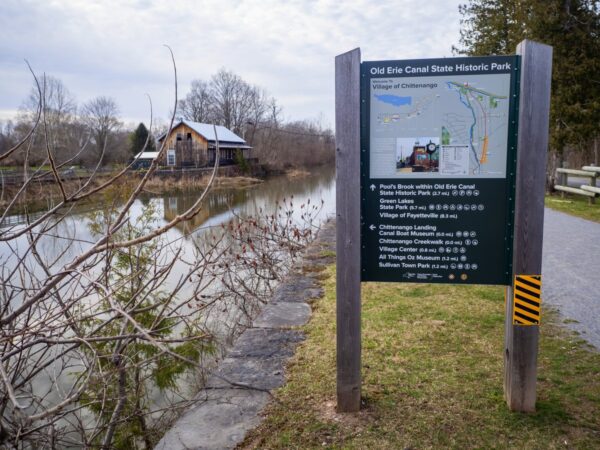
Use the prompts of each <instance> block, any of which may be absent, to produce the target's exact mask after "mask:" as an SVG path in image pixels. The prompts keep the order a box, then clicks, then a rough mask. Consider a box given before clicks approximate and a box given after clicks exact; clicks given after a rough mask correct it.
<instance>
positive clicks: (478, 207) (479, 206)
mask: <svg viewBox="0 0 600 450" xmlns="http://www.w3.org/2000/svg"><path fill="white" fill-rule="evenodd" d="M483 208H485V207H484V206H483V205H477V209H478V210H479V211H483Z"/></svg>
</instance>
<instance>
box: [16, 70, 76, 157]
mask: <svg viewBox="0 0 600 450" xmlns="http://www.w3.org/2000/svg"><path fill="white" fill-rule="evenodd" d="M40 106H41V107H42V108H43V110H44V123H43V124H42V125H43V126H42V127H40V129H39V130H38V132H37V133H36V136H35V139H34V140H33V141H32V149H31V152H30V159H29V162H30V163H32V164H41V163H42V162H43V159H44V156H45V153H46V148H45V147H46V145H50V146H51V147H52V149H53V153H54V155H55V158H56V159H57V160H58V161H64V160H66V159H68V158H70V157H72V156H73V151H74V149H77V148H79V147H80V146H81V144H82V141H83V140H84V139H85V136H84V133H83V132H82V129H81V127H80V126H79V124H78V122H77V103H76V101H75V97H74V96H73V95H72V94H71V92H69V90H68V89H67V87H66V86H65V85H64V83H63V82H62V81H61V80H59V79H58V78H55V77H53V76H50V75H42V76H41V77H40V89H38V87H37V85H34V86H33V87H32V88H31V92H30V94H29V96H28V97H27V99H26V100H25V102H24V103H23V105H22V107H21V111H20V115H19V118H18V123H17V126H16V132H17V133H18V134H20V135H22V136H25V135H26V134H27V133H28V132H29V130H30V129H31V128H32V126H33V124H34V122H35V121H36V118H37V117H38V108H39V107H40ZM42 130H43V133H42ZM46 138H47V139H46ZM16 162H18V163H22V162H23V161H16Z"/></svg>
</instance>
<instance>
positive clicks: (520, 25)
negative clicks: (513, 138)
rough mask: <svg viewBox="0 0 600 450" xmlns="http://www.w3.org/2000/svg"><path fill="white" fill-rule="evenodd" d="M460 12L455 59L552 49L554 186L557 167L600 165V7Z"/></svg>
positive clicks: (560, 3)
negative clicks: (529, 43)
mask: <svg viewBox="0 0 600 450" xmlns="http://www.w3.org/2000/svg"><path fill="white" fill-rule="evenodd" d="M459 11H460V13H461V15H462V17H463V18H462V20H461V38H460V47H458V48H455V49H454V50H455V52H456V53H459V54H466V55H490V54H514V52H515V49H516V46H517V44H518V43H519V42H520V41H522V40H523V39H531V40H535V41H538V42H542V43H545V44H548V45H551V46H552V47H553V68H552V99H551V100H552V101H551V110H550V159H549V164H548V174H549V180H548V181H549V184H553V180H552V176H553V173H554V169H555V168H556V167H564V166H570V167H579V166H581V165H583V164H590V163H594V164H599V163H600V161H599V157H600V155H599V153H600V75H599V74H600V1H598V0H546V1H539V0H469V1H468V2H467V3H466V4H464V5H461V6H460V7H459Z"/></svg>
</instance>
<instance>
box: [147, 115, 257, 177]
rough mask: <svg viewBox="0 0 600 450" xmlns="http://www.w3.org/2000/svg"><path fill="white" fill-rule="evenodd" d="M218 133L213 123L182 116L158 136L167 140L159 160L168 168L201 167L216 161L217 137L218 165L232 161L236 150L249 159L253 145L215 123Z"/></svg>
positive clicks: (162, 139)
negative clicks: (169, 129) (217, 143)
mask: <svg viewBox="0 0 600 450" xmlns="http://www.w3.org/2000/svg"><path fill="white" fill-rule="evenodd" d="M216 128H217V136H216V137H215V130H214V127H213V125H212V124H208V123H199V122H192V121H190V120H184V119H181V120H179V122H177V123H176V124H174V125H173V128H172V129H171V133H170V134H169V135H168V136H167V133H165V134H163V135H162V136H161V137H159V138H158V141H159V142H160V143H161V144H162V143H163V142H164V141H166V143H165V145H166V152H165V153H164V156H163V157H162V160H161V161H159V164H160V165H161V166H167V167H175V168H182V167H204V166H210V165H213V164H214V163H215V153H216V138H217V137H218V139H219V149H220V160H219V164H220V165H229V164H235V161H236V154H237V153H238V152H239V153H241V155H242V156H243V158H244V159H246V160H248V159H250V158H251V154H250V151H251V150H252V147H250V146H249V145H248V144H246V141H244V140H243V139H242V138H241V137H239V136H238V135H236V134H235V133H233V132H232V131H230V130H228V129H227V128H225V127H222V126H220V125H217V126H216Z"/></svg>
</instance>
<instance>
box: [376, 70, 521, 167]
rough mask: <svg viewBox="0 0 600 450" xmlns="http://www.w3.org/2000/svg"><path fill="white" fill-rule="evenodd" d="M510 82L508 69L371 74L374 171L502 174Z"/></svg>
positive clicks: (504, 161) (504, 163)
mask: <svg viewBox="0 0 600 450" xmlns="http://www.w3.org/2000/svg"><path fill="white" fill-rule="evenodd" d="M510 83H511V75H510V73H501V74H488V75H485V76H481V75H450V76H448V75H440V76H435V77H433V76H421V77H390V78H372V79H371V85H370V96H371V98H370V100H371V102H370V103H371V111H370V116H371V124H370V125H371V146H370V147H371V174H370V175H371V178H421V177H423V176H426V177H428V178H429V177H432V178H443V177H464V176H469V177H472V178H503V177H504V176H505V175H506V148H507V134H508V126H509V124H508V116H509V103H510V102H509V99H510V97H509V96H510ZM394 168H395V170H394Z"/></svg>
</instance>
